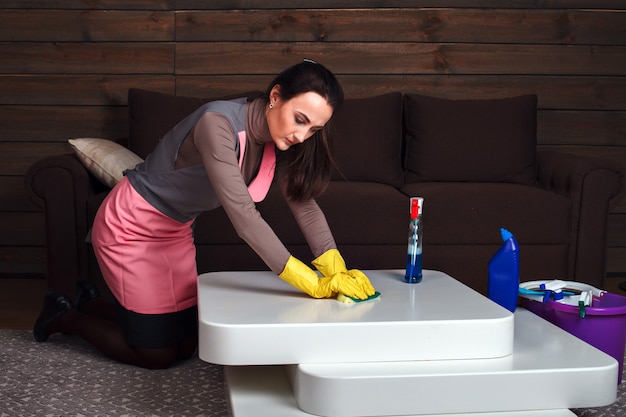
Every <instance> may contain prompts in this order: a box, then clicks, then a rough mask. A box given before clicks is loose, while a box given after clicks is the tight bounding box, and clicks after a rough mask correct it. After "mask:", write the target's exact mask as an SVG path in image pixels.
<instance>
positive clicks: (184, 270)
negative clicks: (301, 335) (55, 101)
mask: <svg viewBox="0 0 626 417" xmlns="http://www.w3.org/2000/svg"><path fill="white" fill-rule="evenodd" d="M342 101H343V92H342V89H341V86H340V85H339V83H338V82H337V80H336V78H335V77H334V75H333V74H332V73H331V72H330V71H328V70H327V69H326V68H325V67H323V66H322V65H320V64H317V63H315V62H313V61H309V60H305V61H304V62H302V63H300V64H297V65H294V66H293V67H290V68H288V69H286V70H285V71H283V72H282V73H281V74H280V75H278V76H277V77H276V78H275V79H274V81H273V82H272V83H271V84H270V86H269V87H268V90H267V91H266V93H265V94H264V95H263V96H262V97H260V98H258V99H256V100H253V101H248V100H245V99H238V100H229V101H216V102H211V103H207V104H205V105H203V106H201V107H200V108H199V109H197V110H196V111H195V112H194V113H192V114H191V115H189V116H188V117H187V118H185V119H184V120H183V121H181V122H180V123H179V124H178V125H176V126H175V127H174V128H173V129H172V130H171V131H170V132H168V133H167V134H166V135H165V136H164V137H163V138H162V140H161V141H160V142H159V144H158V145H157V147H156V149H155V150H154V152H153V153H152V154H150V155H149V156H148V157H147V158H146V160H145V162H144V163H142V164H140V165H138V166H137V167H136V168H135V169H134V170H132V171H130V172H128V173H127V175H126V177H125V178H124V179H123V180H122V181H120V183H119V184H117V185H116V186H115V187H114V189H113V190H112V191H111V192H110V193H109V195H108V196H107V198H106V199H105V201H104V202H103V203H102V205H101V207H100V208H99V210H98V213H97V215H96V218H95V220H94V225H93V229H92V243H93V247H94V251H95V254H96V257H97V259H98V263H99V266H100V269H101V271H102V273H103V276H104V279H105V281H106V283H107V285H108V287H109V288H110V290H111V292H112V293H113V295H114V296H115V299H116V301H117V306H116V309H115V310H112V309H111V308H106V307H104V304H105V303H104V301H102V300H101V299H99V298H98V297H97V295H98V294H97V292H96V291H95V290H94V288H93V286H91V285H89V284H87V283H80V285H79V293H78V296H77V297H76V300H75V301H74V302H72V301H71V300H70V299H68V298H67V297H66V296H64V295H59V294H56V293H54V292H52V291H49V292H48V293H47V294H46V297H45V302H44V308H43V310H42V312H41V314H40V316H39V318H38V319H37V322H36V324H35V328H34V334H35V338H36V340H38V341H44V340H46V339H47V338H48V337H49V335H50V334H52V333H55V332H65V333H75V334H78V335H79V336H81V337H82V338H84V339H85V340H87V341H88V342H89V343H91V344H92V345H94V346H95V347H97V348H98V349H99V350H101V351H102V352H103V353H104V354H106V355H108V356H110V357H111V358H114V359H116V360H118V361H121V362H124V363H128V364H133V365H137V366H140V367H145V368H151V369H156V368H166V367H169V366H170V365H171V364H172V363H173V362H174V361H175V360H177V359H182V358H187V357H189V356H191V355H192V354H193V352H194V351H195V349H196V345H197V298H196V281H197V270H196V262H195V247H194V243H193V236H192V224H193V222H194V221H195V218H196V217H197V216H198V215H199V214H200V213H201V212H202V211H206V210H212V209H215V208H217V207H219V206H222V207H223V208H224V210H225V212H226V214H227V215H228V217H229V219H230V221H231V222H232V224H233V226H234V227H235V230H236V231H237V233H238V235H239V236H240V237H241V238H242V239H244V240H245V241H246V243H247V244H248V245H250V247H251V248H252V249H254V250H255V252H256V253H257V254H258V255H259V256H260V257H261V258H262V259H263V261H264V262H265V263H266V264H267V265H268V266H269V268H270V269H271V270H272V271H274V272H275V273H276V274H278V276H279V277H280V278H282V279H283V280H285V281H286V282H288V283H290V284H291V285H293V286H294V287H296V288H298V289H300V290H302V291H304V292H306V293H307V294H309V295H310V296H312V297H315V298H325V297H335V296H337V295H338V294H340V293H341V294H344V295H348V296H351V297H355V298H360V299H365V298H367V297H368V296H370V295H372V294H373V293H374V288H373V287H372V285H371V284H370V282H369V280H368V279H367V277H366V276H365V275H364V274H363V273H362V272H360V271H358V270H350V271H348V270H347V268H346V266H345V263H344V261H343V259H342V258H341V255H340V254H339V252H338V251H337V248H336V244H335V241H334V239H333V236H332V234H331V232H330V230H329V228H328V224H327V223H326V220H325V218H324V215H323V213H322V212H321V210H320V209H319V207H318V205H317V203H316V202H315V200H314V198H315V197H316V196H318V195H320V194H321V193H322V192H323V191H324V189H325V187H326V185H327V183H328V180H329V177H330V170H331V168H332V163H331V155H330V142H329V141H330V136H329V134H328V129H327V126H328V122H329V121H330V119H331V117H332V115H333V112H334V110H335V109H336V108H337V107H338V106H339V105H341V103H342ZM277 151H278V152H277ZM277 153H278V154H279V158H278V162H277V160H276V154H277ZM274 169H275V170H276V179H277V181H278V183H279V184H280V189H281V191H282V192H283V195H284V196H285V198H286V201H287V203H288V205H289V207H290V209H291V211H292V212H293V214H294V216H295V218H296V220H297V222H298V224H299V226H300V228H301V229H302V231H303V234H304V236H305V238H306V239H307V242H308V243H309V246H310V247H311V250H312V252H313V254H314V255H315V256H316V259H315V260H314V261H313V265H314V266H315V267H316V268H317V269H318V271H319V272H320V273H321V274H322V277H321V278H320V277H318V275H317V273H316V272H314V271H313V270H312V269H311V268H309V267H308V266H307V265H305V264H304V263H302V262H301V261H299V260H298V259H296V258H294V257H293V256H291V254H290V253H289V252H288V250H287V249H286V248H285V246H284V245H283V244H282V243H281V242H280V240H279V239H278V237H277V236H276V234H275V233H274V232H273V231H272V230H271V228H270V227H269V225H268V224H267V223H266V222H265V221H264V220H263V219H262V218H261V216H260V214H259V212H258V211H257V210H256V207H255V202H258V201H261V200H263V198H264V197H265V195H266V193H267V191H268V189H269V186H270V184H271V182H272V179H273V177H274Z"/></svg>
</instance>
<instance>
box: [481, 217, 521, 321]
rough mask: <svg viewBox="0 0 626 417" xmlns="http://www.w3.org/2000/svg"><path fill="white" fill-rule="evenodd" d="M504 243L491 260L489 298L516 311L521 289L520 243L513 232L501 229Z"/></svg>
mask: <svg viewBox="0 0 626 417" xmlns="http://www.w3.org/2000/svg"><path fill="white" fill-rule="evenodd" d="M500 234H501V235H502V240H503V242H504V243H503V244H502V246H501V247H500V249H499V250H498V251H497V252H496V253H495V255H493V257H492V258H491V260H490V261H489V298H490V299H491V300H492V301H495V302H496V303H498V304H500V305H501V306H502V307H504V308H506V309H508V310H509V311H512V312H514V311H515V307H516V306H517V294H518V291H519V281H520V276H519V245H518V244H517V240H515V237H514V236H513V234H512V233H511V232H509V231H508V230H506V229H500Z"/></svg>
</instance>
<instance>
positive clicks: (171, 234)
mask: <svg viewBox="0 0 626 417" xmlns="http://www.w3.org/2000/svg"><path fill="white" fill-rule="evenodd" d="M192 223H193V220H191V221H189V222H187V223H180V222H178V221H176V220H174V219H172V218H170V217H168V216H166V215H164V214H163V213H161V212H160V211H158V210H157V209H155V208H154V207H153V206H152V205H151V204H150V203H148V202H147V201H146V200H144V198H143V197H142V196H141V195H139V193H137V191H135V189H134V188H133V186H132V185H131V184H130V182H129V181H128V178H126V177H125V178H124V179H122V181H120V182H119V183H118V184H117V185H116V186H115V187H114V188H113V190H112V191H111V192H110V193H109V195H108V196H107V197H106V199H105V200H104V202H103V203H102V205H101V206H100V208H99V209H98V213H97V214H96V218H95V220H94V225H93V229H92V243H93V247H94V251H95V254H96V258H97V260H98V264H99V266H100V269H101V271H102V274H103V276H104V279H105V281H106V283H107V285H108V287H109V288H110V290H111V292H112V293H113V295H114V296H115V298H116V299H117V301H118V302H119V303H120V304H121V305H122V307H124V308H125V309H127V310H130V311H134V312H137V313H141V314H163V313H173V312H178V311H181V310H185V309H187V308H190V307H193V306H195V305H197V279H198V272H197V267H196V249H195V246H194V241H193V235H192V230H191V224H192Z"/></svg>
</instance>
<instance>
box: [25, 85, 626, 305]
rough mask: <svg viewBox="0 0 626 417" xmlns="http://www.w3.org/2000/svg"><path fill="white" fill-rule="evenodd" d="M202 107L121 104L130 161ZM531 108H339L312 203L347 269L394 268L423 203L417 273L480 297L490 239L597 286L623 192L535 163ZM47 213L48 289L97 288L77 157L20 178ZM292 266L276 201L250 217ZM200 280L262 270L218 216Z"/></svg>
mask: <svg viewBox="0 0 626 417" xmlns="http://www.w3.org/2000/svg"><path fill="white" fill-rule="evenodd" d="M204 101H207V100H202V99H197V98H189V97H174V96H169V95H165V94H159V93H154V92H149V91H144V90H138V89H133V90H131V91H130V92H129V111H130V126H129V138H128V142H127V145H128V147H129V148H130V149H131V150H132V151H134V152H135V153H137V154H138V155H139V156H141V157H145V156H146V154H147V153H149V152H150V151H151V150H152V149H153V147H154V146H155V144H156V142H157V141H158V139H159V138H160V137H161V136H162V135H163V134H164V133H165V132H166V131H167V130H168V129H169V128H171V127H172V126H173V125H174V124H175V123H176V122H177V121H178V120H180V119H181V118H182V117H184V116H185V115H187V114H188V113H190V112H191V111H193V110H194V109H195V108H196V107H197V106H199V105H200V104H201V103H203V102H204ZM536 101H537V100H536V96H534V95H529V96H522V97H515V98H510V99H498V100H495V99H494V100H444V99H437V98H430V97H424V96H420V95H415V94H406V95H402V94H400V93H391V94H385V95H381V96H377V97H371V98H365V99H348V100H347V101H346V103H345V105H344V106H343V108H341V109H340V110H339V111H338V112H337V114H336V118H335V129H336V131H337V133H338V140H337V144H336V148H335V157H336V162H337V169H336V171H335V172H334V174H333V181H332V182H331V184H330V185H329V187H328V190H327V191H326V193H325V194H324V195H323V196H322V197H320V198H319V199H318V202H319V204H320V206H321V207H322V208H323V210H324V212H325V214H326V216H327V218H328V221H329V223H330V226H331V228H332V230H333V232H334V234H335V238H336V240H337V243H338V246H339V249H340V251H341V252H342V254H343V255H344V257H345V259H346V261H347V263H348V266H349V267H352V268H360V269H379V268H404V266H405V258H406V245H407V230H408V197H409V196H423V197H424V198H425V203H424V229H425V231H424V267H425V268H428V269H437V270H441V271H444V272H446V273H448V274H450V275H452V276H453V277H455V278H457V279H459V280H460V281H462V282H464V283H466V284H467V285H469V286H471V287H473V288H475V289H477V290H478V291H480V292H482V293H486V288H487V263H488V261H489V258H490V257H491V256H492V255H493V253H495V251H496V250H497V249H498V247H499V246H500V244H501V241H500V232H499V229H500V227H505V228H507V229H509V230H510V231H511V232H513V234H514V235H515V236H516V238H517V240H518V242H519V244H520V247H521V249H520V250H521V275H522V281H527V280H535V279H551V278H560V279H567V280H578V281H584V282H587V283H590V284H592V285H596V286H602V281H603V276H604V273H605V264H606V234H607V217H608V212H609V210H610V208H611V207H613V206H614V205H615V204H617V202H618V200H619V199H620V198H621V196H622V195H623V194H624V189H625V187H626V185H625V181H624V178H623V172H622V171H621V170H620V168H619V166H618V165H617V164H615V163H612V162H611V161H607V160H602V159H594V158H590V157H582V156H576V155H571V154H565V153H558V152H548V151H543V152H537V151H536V114H537V113H536ZM26 182H27V185H28V186H29V188H30V190H31V193H32V197H33V198H34V200H35V201H37V202H38V203H39V204H40V205H41V206H42V207H43V208H44V211H45V219H46V234H47V242H48V244H47V256H48V279H49V285H50V286H52V287H57V288H63V287H64V285H65V284H63V283H67V282H68V279H69V280H71V281H70V282H73V280H75V279H76V278H78V277H85V278H90V279H96V280H98V279H99V272H98V267H97V264H96V262H95V258H94V257H93V253H92V252H91V248H90V246H89V245H88V244H87V243H86V242H85V236H86V235H87V232H88V230H89V228H90V225H91V222H92V219H93V217H94V214H95V212H96V210H97V208H98V206H99V204H100V202H101V201H102V199H103V197H104V195H106V193H107V191H108V189H107V188H106V187H105V186H104V185H102V184H101V183H99V182H98V181H97V180H96V179H95V178H94V177H93V176H92V175H91V174H89V173H88V172H87V171H86V169H85V168H84V167H83V165H82V164H81V163H80V162H79V160H78V159H77V158H76V157H75V156H74V155H73V154H66V155H59V156H53V157H48V158H45V159H43V160H41V161H39V162H37V163H35V164H34V165H33V166H32V167H31V169H30V170H29V171H28V173H27V176H26ZM258 208H259V210H260V211H261V213H262V215H263V217H264V218H265V219H266V220H267V221H268V223H270V224H271V225H272V226H273V227H274V229H275V230H276V232H277V234H278V235H279V236H280V237H281V238H282V240H283V242H284V243H285V244H286V246H287V247H288V248H289V250H291V251H292V253H293V254H294V255H295V256H297V257H299V258H301V259H303V260H304V261H310V260H311V258H312V255H311V253H310V252H309V250H308V247H307V246H306V244H305V242H304V238H303V237H302V235H301V233H300V232H299V230H298V228H297V226H296V224H295V222H294V220H293V218H292V217H291V215H290V214H289V212H288V209H287V207H286V205H285V203H284V202H283V201H282V199H281V198H280V196H279V193H278V192H277V190H276V189H272V190H270V194H269V195H268V197H267V198H266V200H265V201H263V202H262V203H260V204H258ZM195 239H196V245H197V259H198V269H199V272H200V273H202V272H208V271H216V270H256V269H267V268H266V266H265V265H264V264H263V263H262V261H261V260H260V259H259V258H258V257H257V256H256V254H254V252H252V251H251V250H250V249H249V248H248V247H247V246H246V245H245V244H244V243H243V242H242V241H241V239H239V238H238V237H237V235H236V234H235V232H234V230H233V228H232V227H231V226H230V223H229V221H228V219H227V218H226V216H225V214H224V212H223V211H222V210H221V209H218V210H214V211H212V212H208V213H204V214H203V215H201V216H200V217H199V219H198V221H197V224H196V227H195Z"/></svg>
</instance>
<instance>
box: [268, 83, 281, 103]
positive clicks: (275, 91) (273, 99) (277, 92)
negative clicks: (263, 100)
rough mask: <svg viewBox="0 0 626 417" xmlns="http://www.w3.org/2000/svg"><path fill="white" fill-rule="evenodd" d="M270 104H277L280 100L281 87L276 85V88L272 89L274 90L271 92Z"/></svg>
mask: <svg viewBox="0 0 626 417" xmlns="http://www.w3.org/2000/svg"><path fill="white" fill-rule="evenodd" d="M269 99H270V103H275V102H276V101H278V100H280V85H279V84H276V85H275V86H274V87H272V89H271V90H270V97H269Z"/></svg>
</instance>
